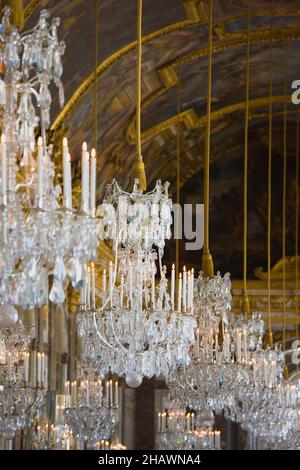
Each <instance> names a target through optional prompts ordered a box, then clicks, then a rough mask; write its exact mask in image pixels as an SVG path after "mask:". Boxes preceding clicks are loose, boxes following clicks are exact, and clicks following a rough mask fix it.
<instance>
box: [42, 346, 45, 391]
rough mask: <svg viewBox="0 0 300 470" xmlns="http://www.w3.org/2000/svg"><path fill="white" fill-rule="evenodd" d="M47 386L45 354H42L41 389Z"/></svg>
mask: <svg viewBox="0 0 300 470" xmlns="http://www.w3.org/2000/svg"><path fill="white" fill-rule="evenodd" d="M44 384H45V353H41V387H44Z"/></svg>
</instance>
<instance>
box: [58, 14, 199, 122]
mask: <svg viewBox="0 0 300 470" xmlns="http://www.w3.org/2000/svg"><path fill="white" fill-rule="evenodd" d="M191 24H193V23H192V22H191V21H190V20H183V21H180V22H178V23H174V24H171V25H169V26H166V27H165V28H162V29H160V30H159V31H154V32H153V33H151V34H148V35H147V36H143V38H142V43H143V44H146V43H148V42H151V41H153V39H156V38H159V37H162V36H165V35H167V34H169V33H171V32H173V31H177V30H180V29H184V28H186V27H188V26H190V25H191ZM136 44H137V43H136V41H133V42H131V43H130V44H128V45H127V46H125V47H123V48H122V49H120V50H118V51H117V52H115V53H114V54H112V55H111V56H109V57H108V58H107V59H105V60H104V61H103V62H102V63H101V64H99V66H98V67H97V75H100V74H101V73H103V72H104V71H105V70H106V69H107V68H109V67H110V66H111V65H112V64H113V63H114V62H115V61H116V60H118V59H120V58H121V57H122V56H124V55H125V54H127V53H128V52H130V51H132V50H133V49H135V48H136ZM94 78H95V74H94V73H91V74H90V75H89V76H88V77H87V78H86V79H85V80H84V81H83V82H82V84H81V85H80V86H79V87H78V88H77V90H76V91H75V92H74V94H73V95H72V97H71V98H70V99H69V101H68V102H67V104H66V105H65V107H64V108H63V110H62V111H61V112H60V113H59V115H58V116H57V118H56V119H55V121H54V123H53V124H52V126H51V130H54V129H56V128H57V127H59V126H60V125H61V123H62V121H63V120H64V118H65V117H66V116H67V115H68V113H69V112H70V111H71V109H72V108H73V107H74V106H75V105H76V103H77V102H78V101H79V100H80V98H81V97H82V95H83V94H84V93H85V91H86V90H87V89H88V88H89V87H90V86H91V84H92V83H93V82H94Z"/></svg>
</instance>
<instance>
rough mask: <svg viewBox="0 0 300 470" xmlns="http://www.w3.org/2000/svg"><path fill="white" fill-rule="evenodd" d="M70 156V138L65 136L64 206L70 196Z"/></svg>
mask: <svg viewBox="0 0 300 470" xmlns="http://www.w3.org/2000/svg"><path fill="white" fill-rule="evenodd" d="M68 158H69V149H68V139H67V138H66V137H64V138H63V183H64V207H67V205H68V202H67V201H68V198H69V188H68V183H69V182H68Z"/></svg>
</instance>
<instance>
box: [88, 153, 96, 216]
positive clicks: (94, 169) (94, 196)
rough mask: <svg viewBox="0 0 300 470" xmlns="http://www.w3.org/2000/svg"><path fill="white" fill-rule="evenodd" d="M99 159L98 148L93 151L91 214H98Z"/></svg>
mask: <svg viewBox="0 0 300 470" xmlns="http://www.w3.org/2000/svg"><path fill="white" fill-rule="evenodd" d="M96 167H97V160H96V150H95V149H93V150H92V152H91V192H90V210H91V215H92V216H93V217H95V215H96V177H97V170H96Z"/></svg>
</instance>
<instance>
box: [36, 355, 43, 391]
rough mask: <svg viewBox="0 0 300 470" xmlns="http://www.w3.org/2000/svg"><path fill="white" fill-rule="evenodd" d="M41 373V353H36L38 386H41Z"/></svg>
mask: <svg viewBox="0 0 300 470" xmlns="http://www.w3.org/2000/svg"><path fill="white" fill-rule="evenodd" d="M41 372H42V357H41V353H40V352H38V353H37V383H38V385H41V381H42V375H41Z"/></svg>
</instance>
